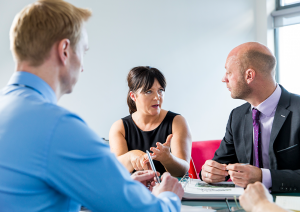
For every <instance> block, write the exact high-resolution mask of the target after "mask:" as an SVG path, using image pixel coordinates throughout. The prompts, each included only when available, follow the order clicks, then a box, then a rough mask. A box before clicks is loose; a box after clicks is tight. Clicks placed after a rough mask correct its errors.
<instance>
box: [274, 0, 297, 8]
mask: <svg viewBox="0 0 300 212" xmlns="http://www.w3.org/2000/svg"><path fill="white" fill-rule="evenodd" d="M299 5H300V0H277V10H278V9H285V8H289V7H294V6H299Z"/></svg>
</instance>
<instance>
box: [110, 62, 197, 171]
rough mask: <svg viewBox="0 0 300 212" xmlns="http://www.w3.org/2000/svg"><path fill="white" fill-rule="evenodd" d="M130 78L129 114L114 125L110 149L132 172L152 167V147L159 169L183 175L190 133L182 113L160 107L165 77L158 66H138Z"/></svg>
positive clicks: (187, 164) (188, 156)
mask: <svg viewBox="0 0 300 212" xmlns="http://www.w3.org/2000/svg"><path fill="white" fill-rule="evenodd" d="M127 82H128V87H129V91H128V96H127V104H128V106H129V112H130V115H129V116H127V117H125V118H123V119H121V120H118V121H117V122H115V123H114V124H113V125H112V127H111V129H110V133H109V143H110V148H111V151H112V152H113V153H115V154H116V156H117V157H118V159H119V161H120V162H121V163H122V164H123V165H124V166H125V167H126V168H127V169H128V171H129V172H133V171H134V170H145V169H149V168H150V167H149V161H148V157H147V154H146V150H148V151H149V150H150V151H152V152H153V153H152V154H151V156H152V158H153V160H154V165H155V167H156V169H157V171H158V172H160V173H161V174H162V173H163V172H165V171H168V172H170V174H171V175H173V176H176V177H177V176H178V177H182V176H183V175H184V174H185V173H186V172H187V171H188V169H189V161H190V157H191V144H192V143H191V133H190V130H189V127H188V124H187V122H186V120H185V119H184V117H183V116H181V115H179V114H176V113H173V112H171V111H166V110H163V109H161V106H162V103H163V100H164V93H165V87H166V80H165V77H164V76H163V74H162V73H161V72H160V71H159V70H157V69H156V68H151V67H149V66H139V67H135V68H133V69H131V70H130V72H129V73H128V76H127Z"/></svg>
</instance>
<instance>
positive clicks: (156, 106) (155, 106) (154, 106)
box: [151, 105, 159, 108]
mask: <svg viewBox="0 0 300 212" xmlns="http://www.w3.org/2000/svg"><path fill="white" fill-rule="evenodd" d="M151 107H153V108H158V107H159V105H152V106H151Z"/></svg>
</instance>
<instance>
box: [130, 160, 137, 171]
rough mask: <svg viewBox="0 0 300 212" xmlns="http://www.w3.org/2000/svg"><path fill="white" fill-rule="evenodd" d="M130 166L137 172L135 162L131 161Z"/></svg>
mask: <svg viewBox="0 0 300 212" xmlns="http://www.w3.org/2000/svg"><path fill="white" fill-rule="evenodd" d="M131 165H132V167H133V169H134V170H137V166H136V163H135V161H131Z"/></svg>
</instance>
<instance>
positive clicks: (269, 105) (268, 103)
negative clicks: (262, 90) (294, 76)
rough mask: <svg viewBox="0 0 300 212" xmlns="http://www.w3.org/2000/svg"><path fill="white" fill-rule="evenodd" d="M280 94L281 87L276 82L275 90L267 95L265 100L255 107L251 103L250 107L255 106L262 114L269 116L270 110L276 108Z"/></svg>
mask: <svg viewBox="0 0 300 212" xmlns="http://www.w3.org/2000/svg"><path fill="white" fill-rule="evenodd" d="M280 96H281V88H280V86H279V85H278V84H276V89H275V91H274V92H273V93H272V94H271V96H269V97H268V98H267V99H266V100H265V101H263V102H262V103H260V104H259V105H258V106H257V107H254V106H253V105H251V109H253V108H256V109H257V110H259V111H260V112H261V113H262V114H264V115H266V116H271V114H272V112H273V111H274V110H275V109H276V107H277V105H278V102H279V99H280Z"/></svg>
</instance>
